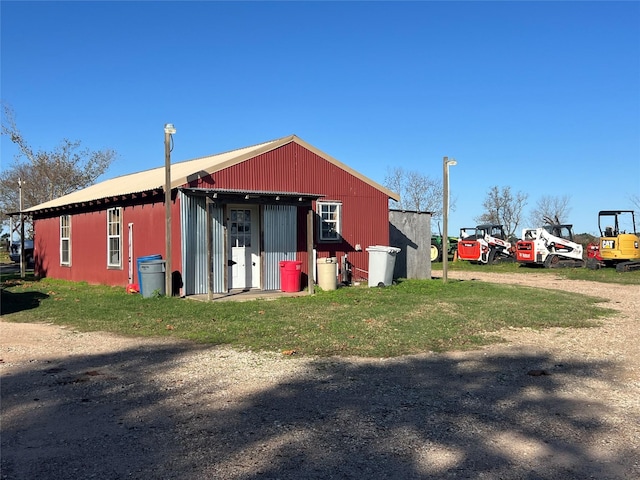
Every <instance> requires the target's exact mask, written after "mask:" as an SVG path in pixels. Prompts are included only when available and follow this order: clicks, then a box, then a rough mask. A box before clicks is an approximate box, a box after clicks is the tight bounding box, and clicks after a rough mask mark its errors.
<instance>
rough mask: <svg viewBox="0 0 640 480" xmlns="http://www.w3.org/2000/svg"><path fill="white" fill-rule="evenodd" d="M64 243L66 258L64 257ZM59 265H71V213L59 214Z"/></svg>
mask: <svg viewBox="0 0 640 480" xmlns="http://www.w3.org/2000/svg"><path fill="white" fill-rule="evenodd" d="M65 244H66V252H67V258H66V260H65V258H64V252H65V248H64V247H65ZM60 265H63V266H66V267H68V266H70V265H71V215H60Z"/></svg>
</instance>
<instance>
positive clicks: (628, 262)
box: [589, 210, 640, 272]
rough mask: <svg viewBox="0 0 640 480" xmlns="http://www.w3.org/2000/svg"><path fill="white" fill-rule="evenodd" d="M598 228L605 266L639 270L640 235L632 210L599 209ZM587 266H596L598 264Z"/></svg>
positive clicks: (622, 269) (601, 253)
mask: <svg viewBox="0 0 640 480" xmlns="http://www.w3.org/2000/svg"><path fill="white" fill-rule="evenodd" d="M603 225H604V228H603ZM598 229H599V230H600V242H599V247H600V248H599V252H600V256H601V257H602V264H604V266H605V267H616V271H618V272H629V271H632V270H640V236H639V235H638V230H637V229H636V219H635V213H634V211H633V210H601V211H600V212H599V213H598ZM589 266H590V268H598V267H599V264H597V263H590V265H589Z"/></svg>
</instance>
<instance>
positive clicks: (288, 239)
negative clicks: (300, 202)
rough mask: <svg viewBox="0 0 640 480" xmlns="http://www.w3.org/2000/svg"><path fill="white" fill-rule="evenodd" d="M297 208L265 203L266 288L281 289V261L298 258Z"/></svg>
mask: <svg viewBox="0 0 640 480" xmlns="http://www.w3.org/2000/svg"><path fill="white" fill-rule="evenodd" d="M296 217H297V208H296V207H294V206H287V205H265V207H264V216H263V227H264V289H265V290H278V289H280V262H281V261H282V260H296V250H297V248H296V247H297V245H296V235H297V231H298V230H297V222H296Z"/></svg>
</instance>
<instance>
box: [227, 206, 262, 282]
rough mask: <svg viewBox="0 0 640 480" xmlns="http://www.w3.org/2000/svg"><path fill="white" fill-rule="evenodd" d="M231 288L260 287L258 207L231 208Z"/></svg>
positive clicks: (229, 228)
mask: <svg viewBox="0 0 640 480" xmlns="http://www.w3.org/2000/svg"><path fill="white" fill-rule="evenodd" d="M228 232H229V247H230V249H231V251H230V252H229V256H230V258H231V262H230V266H229V269H230V272H229V288H230V289H231V288H259V287H260V245H259V236H258V233H259V223H258V207H257V206H250V207H244V206H243V207H236V206H232V207H230V208H229V225H228Z"/></svg>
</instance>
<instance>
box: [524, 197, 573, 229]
mask: <svg viewBox="0 0 640 480" xmlns="http://www.w3.org/2000/svg"><path fill="white" fill-rule="evenodd" d="M569 200H570V197H569V196H568V195H563V196H562V197H554V196H551V195H544V196H542V197H540V198H539V199H538V202H537V203H536V206H535V208H534V209H533V210H532V212H531V216H530V221H531V226H532V227H539V226H541V225H545V224H546V225H558V224H561V223H567V222H568V217H569V212H570V211H571V207H569Z"/></svg>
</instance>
